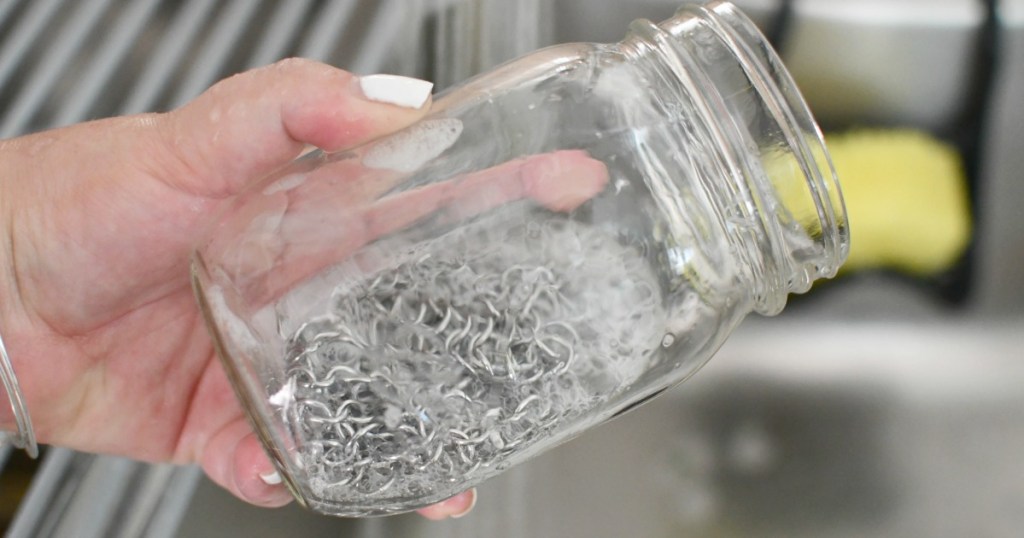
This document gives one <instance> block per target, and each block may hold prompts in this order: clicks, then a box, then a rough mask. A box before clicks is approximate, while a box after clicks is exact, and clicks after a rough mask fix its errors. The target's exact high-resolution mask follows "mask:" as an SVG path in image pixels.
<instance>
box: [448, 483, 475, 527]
mask: <svg viewBox="0 0 1024 538" xmlns="http://www.w3.org/2000/svg"><path fill="white" fill-rule="evenodd" d="M466 494H467V495H469V504H467V505H466V508H464V509H463V510H462V511H461V512H458V513H455V514H452V515H451V518H452V519H459V518H460V517H463V516H465V515H466V514H468V513H470V512H472V511H473V507H474V506H476V488H473V489H471V490H469V491H468V492H466Z"/></svg>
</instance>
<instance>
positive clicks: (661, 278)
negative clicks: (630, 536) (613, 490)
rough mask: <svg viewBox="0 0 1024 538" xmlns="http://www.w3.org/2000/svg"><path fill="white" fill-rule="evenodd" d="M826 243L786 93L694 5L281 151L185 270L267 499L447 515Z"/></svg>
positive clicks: (810, 149) (837, 251)
mask: <svg viewBox="0 0 1024 538" xmlns="http://www.w3.org/2000/svg"><path fill="white" fill-rule="evenodd" d="M847 244H848V233H847V225H846V218H845V214H844V209H843V204H842V200H841V196H840V193H839V187H838V184H837V183H836V178H835V177H834V172H833V171H832V167H831V164H830V162H829V158H828V155H827V153H826V150H825V147H824V145H823V142H822V137H821V134H820V132H819V130H818V128H817V126H816V125H815V123H814V121H813V119H812V118H811V115H810V113H809V112H808V110H807V107H806V106H805V104H804V103H803V101H802V99H801V97H800V95H799V94H798V92H797V89H796V88H795V86H794V84H793V82H792V80H791V79H790V77H789V76H788V74H787V73H786V71H785V69H784V68H783V66H782V64H781V63H780V61H779V59H778V58H777V57H776V55H775V54H774V53H773V52H772V50H771V48H770V46H769V45H768V43H767V42H766V41H765V39H764V38H763V37H762V36H761V35H760V34H759V33H758V32H757V30H756V28H755V27H754V25H753V24H752V23H751V22H750V21H749V20H748V19H747V18H745V17H744V16H743V15H742V14H740V12H739V11H738V10H737V9H736V8H735V7H734V6H732V5H730V4H728V3H725V2H712V3H709V4H707V5H704V6H697V5H692V6H685V7H683V8H681V9H680V10H679V11H678V13H677V14H676V15H675V16H674V17H673V18H671V19H669V20H667V21H665V22H663V23H661V24H659V25H655V24H652V23H651V22H649V21H645V20H639V21H637V22H634V23H633V24H632V26H631V30H630V32H629V34H628V35H627V37H626V38H625V40H623V41H622V42H620V43H618V44H614V45H599V44H571V45H562V46H557V47H554V48H549V49H545V50H541V51H539V52H536V53H533V54H531V55H528V56H526V57H524V58H522V59H520V60H517V61H514V62H512V63H509V64H506V65H504V66H502V67H499V68H498V69H496V70H494V71H492V72H490V73H487V74H484V75H482V76H479V77H477V78H475V79H473V80H470V81H468V82H466V83H465V84H462V85H461V86H458V87H456V88H454V89H452V90H451V91H449V92H447V93H446V94H444V95H443V96H441V97H440V98H438V99H437V100H436V101H435V104H434V106H433V108H432V111H431V113H430V115H429V116H428V117H426V118H425V119H423V120H422V121H420V122H419V123H417V124H414V125H412V126H411V127H409V128H407V129H405V130H403V131H401V132H398V133H396V134H394V135H392V136H389V137H387V138H384V139H381V140H378V141H376V142H373V143H371V144H368V145H366V146H364V147H361V148H358V149H355V150H352V151H346V152H339V153H333V154H326V153H322V152H314V153H311V154H309V155H306V156H304V157H302V158H300V159H298V160H296V161H295V162H294V163H292V164H291V165H290V166H288V167H286V168H285V169H283V170H281V171H280V172H279V173H277V174H274V175H273V176H271V177H268V178H266V179H265V180H263V181H262V182H260V183H259V184H257V185H256V186H254V187H253V188H252V189H251V190H249V191H248V192H246V193H245V194H243V195H241V196H239V197H238V198H237V199H236V200H234V201H233V203H232V204H231V205H230V207H229V208H227V210H226V211H224V212H223V213H222V214H220V215H219V216H218V217H217V218H216V220H215V222H214V225H213V226H212V229H211V232H210V234H209V236H208V237H207V238H206V239H205V240H204V241H203V242H202V243H201V244H200V246H199V247H198V249H197V251H196V253H195V259H194V265H193V276H194V283H195V288H196V290H197V295H198V297H199V300H200V303H201V306H202V309H203V312H204V314H205V316H206V319H207V321H208V325H209V327H210V329H211V332H212V334H213V337H214V340H215V342H216V345H217V348H218V352H219V354H220V357H221V358H222V360H223V363H224V365H225V367H226V369H227V371H228V374H229V377H230V378H231V380H232V382H233V384H234V386H235V388H236V390H237V393H238V395H239V397H240V399H241V401H242V402H243V404H244V407H245V409H246V411H247V412H248V414H249V416H250V418H251V420H252V422H253V424H254V425H255V428H256V431H257V432H258V434H259V435H260V437H261V439H262V441H263V443H264V445H265V448H266V449H267V451H268V453H269V454H270V455H271V458H272V459H273V460H274V462H275V464H276V465H277V467H278V471H279V472H280V474H281V476H282V477H283V478H284V481H285V483H286V484H287V485H288V486H289V488H290V489H291V491H292V492H293V493H294V495H295V497H296V498H297V499H298V500H299V502H300V503H302V504H303V505H305V506H307V507H309V508H312V509H313V510H316V511H319V512H323V513H328V514H334V515H344V516H364V515H378V514H386V513H393V512H399V511H405V510H411V509H414V508H417V507H422V506H425V505H428V504H431V503H434V502H437V501H440V500H442V499H445V498H447V497H449V496H451V495H454V494H456V493H459V492H460V491H463V490H465V489H467V488H469V487H471V486H473V485H475V484H477V483H479V482H481V481H483V480H484V479H486V478H488V477H491V476H494V475H496V474H498V473H500V472H501V471H502V470H504V469H506V468H508V467H509V466H510V465H514V464H516V463H519V462H522V461H524V460H526V459H527V458H529V457H531V456H533V455H536V454H537V453H539V452H541V451H543V450H546V449H549V448H551V447H553V446H555V445H557V444H559V443H561V442H564V441H566V440H568V439H570V438H571V437H573V436H575V435H577V434H579V433H580V432H582V431H584V430H586V429H587V428H590V427H592V426H594V425H596V424H599V423H601V422H603V421H605V420H607V419H608V418H610V417H612V416H615V415H617V414H619V413H621V412H623V411H624V410H626V409H628V408H630V407H632V406H635V405H637V404H638V403H640V402H642V401H644V400H646V399H647V398H650V397H651V396H653V395H655V394H657V393H658V392H660V391H663V390H665V389H666V388H668V387H669V386H671V385H673V384H675V383H677V382H679V381H681V380H683V379H685V378H686V377H687V376H689V375H691V374H692V373H693V372H694V371H695V370H696V369H697V368H699V367H700V366H701V365H702V364H703V363H704V362H705V361H706V360H708V358H709V357H710V356H711V355H712V353H713V352H714V351H715V350H716V349H717V348H718V347H719V345H720V344H722V342H723V340H724V339H725V338H726V336H727V335H728V334H729V332H730V331H731V330H732V329H733V328H734V327H735V326H736V324H737V323H738V322H739V321H740V320H741V319H742V318H743V317H744V316H745V315H747V314H748V313H750V312H752V311H756V312H759V313H762V314H775V313H777V312H779V311H780V310H781V309H782V307H783V305H784V303H785V300H786V296H787V294H788V293H790V292H803V291H806V290H807V289H808V288H809V286H810V285H811V283H812V281H814V280H815V279H817V278H821V277H827V276H831V275H833V274H834V273H835V271H836V269H837V267H838V265H839V264H840V263H841V262H842V260H843V259H844V257H845V255H846V251H847Z"/></svg>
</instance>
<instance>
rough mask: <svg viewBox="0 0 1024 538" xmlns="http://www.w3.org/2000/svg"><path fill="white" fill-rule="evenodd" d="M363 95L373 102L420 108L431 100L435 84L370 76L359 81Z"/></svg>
mask: <svg viewBox="0 0 1024 538" xmlns="http://www.w3.org/2000/svg"><path fill="white" fill-rule="evenodd" d="M359 87H360V88H362V90H363V95H365V96H366V98H367V99H369V100H371V101H379V102H381V103H389V104H392V105H398V106H402V107H406V108H420V107H422V106H423V105H424V104H426V102H427V99H428V98H430V91H431V90H433V89H434V84H433V83H432V82H428V81H426V80H420V79H418V78H410V77H402V76H399V75H368V76H365V77H361V78H360V79H359Z"/></svg>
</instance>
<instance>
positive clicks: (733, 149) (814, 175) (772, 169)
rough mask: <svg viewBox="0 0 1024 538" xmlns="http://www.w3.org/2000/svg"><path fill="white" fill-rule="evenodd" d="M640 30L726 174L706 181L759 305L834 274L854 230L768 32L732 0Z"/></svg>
mask: <svg viewBox="0 0 1024 538" xmlns="http://www.w3.org/2000/svg"><path fill="white" fill-rule="evenodd" d="M631 29H632V32H633V34H634V35H635V36H637V37H638V38H639V39H641V40H642V41H643V42H644V43H645V44H646V47H647V48H648V49H653V50H654V51H656V52H657V54H656V56H657V58H658V60H659V61H660V62H661V63H663V64H664V67H666V68H667V69H668V70H670V71H671V76H673V77H674V79H677V82H678V83H679V85H680V91H681V92H682V93H683V94H684V95H685V96H686V98H687V100H688V102H689V103H690V104H691V106H692V108H693V115H694V121H695V122H697V123H699V124H701V126H702V128H703V129H704V130H705V133H706V134H707V136H708V138H709V140H708V141H707V147H706V148H704V149H707V150H708V153H709V154H710V155H709V157H708V158H712V159H716V160H717V163H718V166H717V168H718V169H720V170H723V171H725V173H724V174H722V176H723V177H713V178H703V179H704V184H703V185H702V186H703V187H704V188H705V189H706V190H708V191H709V196H710V197H711V198H712V199H714V200H716V202H717V203H718V204H719V205H720V206H722V207H720V208H719V209H720V215H719V216H720V220H721V222H720V224H721V225H722V227H723V228H724V229H725V230H726V233H727V234H728V235H729V236H730V240H731V242H732V244H733V249H734V250H735V251H736V254H737V256H739V257H741V258H742V259H743V261H744V262H745V263H744V265H745V266H747V267H748V268H749V272H750V274H749V278H750V281H751V283H752V286H753V295H754V297H753V299H754V303H755V304H754V309H755V310H756V311H758V312H759V313H762V314H768V315H770V314H775V313H778V312H779V311H781V310H782V308H783V306H784V305H785V302H786V296H787V295H788V293H791V292H792V293H802V292H804V291H807V290H808V289H809V288H810V286H811V283H812V282H813V281H814V280H816V279H818V278H824V277H831V276H833V275H834V274H835V273H836V271H837V270H838V268H839V265H840V264H841V263H842V262H843V261H844V260H845V259H846V255H847V252H848V250H849V232H848V226H847V222H846V213H845V209H844V205H843V200H842V194H841V192H840V189H839V184H838V181H837V179H836V175H835V171H834V167H833V166H832V162H831V158H830V157H829V155H828V150H827V149H826V147H825V143H824V137H823V136H822V133H821V130H820V129H819V128H818V126H817V124H816V123H815V121H814V119H813V117H812V116H811V113H810V110H809V109H808V107H807V104H806V103H805V102H804V100H803V98H802V97H801V95H800V93H799V91H798V90H797V88H796V84H795V83H794V82H793V80H792V78H791V77H790V75H789V73H788V72H787V71H786V69H785V67H784V66H783V65H782V62H781V60H780V59H779V57H778V56H777V54H776V53H775V52H774V50H773V49H772V47H771V46H770V44H769V43H768V42H767V40H766V39H765V38H764V36H763V35H762V34H761V33H760V32H759V31H758V30H757V28H756V26H755V25H754V24H753V22H751V21H750V20H749V19H748V18H747V17H746V16H744V15H743V14H742V13H741V12H740V11H739V10H738V9H736V8H735V6H733V5H732V4H730V3H728V2H719V1H716V2H711V3H708V4H706V5H688V6H684V7H682V8H681V9H680V10H679V11H678V12H677V13H676V15H675V16H674V17H672V18H670V19H668V20H666V21H664V22H662V23H661V24H660V25H654V24H652V23H650V22H649V21H644V20H640V21H636V22H635V23H634V24H633V26H631Z"/></svg>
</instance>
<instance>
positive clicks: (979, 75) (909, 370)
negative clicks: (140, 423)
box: [0, 0, 1024, 537]
mask: <svg viewBox="0 0 1024 538" xmlns="http://www.w3.org/2000/svg"><path fill="white" fill-rule="evenodd" d="M680 3H681V0H632V1H629V0H333V1H332V0H291V1H284V0H281V1H272V0H220V1H216V0H184V1H180V2H179V1H171V0H78V1H75V0H31V1H30V0H0V138H6V137H11V136H16V135H18V134H22V133H27V132H32V131H38V130H41V129H46V128H50V127H55V126H59V125H65V124H69V123H74V122H78V121H83V120H87V119H93V118H100V117H105V116H111V115H119V114H130V113H136V112H144V111H160V110H168V109H171V108H174V107H176V106H178V105H180V104H182V103H184V102H185V101H187V100H189V99H190V98H192V97H194V96H195V95H197V94H198V93H200V92H201V91H202V90H203V89H205V88H206V87H208V86H209V85H210V84H212V83H213V82H214V81H216V80H218V79H220V78H223V77H225V76H228V75H230V74H233V73H236V72H239V71H243V70H245V69H248V68H250V67H255V66H259V65H263V64H267V63H271V62H273V61H275V60H277V59H280V58H284V57H289V56H303V57H309V58H315V59H319V60H322V61H325V62H328V63H331V64H334V65H337V66H340V67H343V68H346V69H349V70H352V71H355V72H357V73H364V74H365V73H375V72H391V73H399V74H406V75H413V76H418V77H422V78H427V79H431V80H434V81H435V82H436V83H437V85H438V87H439V88H441V89H443V88H444V87H446V86H448V85H451V84H454V83H457V82H458V81H460V80H463V79H465V78H467V77H469V76H472V75H473V74H474V73H477V72H479V71H481V70H483V69H487V68H488V67H491V66H493V65H495V64H497V63H500V62H502V61H504V60H506V59H509V58H512V57H515V56H517V55H520V54H522V53H525V52H528V51H530V50H533V49H536V48H538V47H541V46H544V45H548V44H553V43H560V42H567V41H599V42H612V41H618V40H619V39H621V38H622V36H623V35H624V34H625V32H626V30H627V26H628V23H629V21H630V20H632V19H634V18H638V17H645V18H649V19H652V20H655V21H658V20H661V19H664V18H667V17H668V16H670V15H671V14H672V13H673V11H674V10H675V9H676V8H677V7H678V5H679V4H680ZM735 3H736V4H737V5H739V6H740V7H741V8H743V9H744V11H746V12H747V14H748V15H750V16H751V17H752V18H753V19H754V20H755V22H757V23H758V24H759V26H760V27H761V28H762V30H763V31H764V32H765V33H766V34H767V35H768V36H769V37H770V38H771V40H772V42H773V43H774V44H775V46H776V48H777V49H778V50H779V51H780V53H781V55H782V56H783V58H784V60H785V62H786V64H787V65H788V66H789V67H790V70H791V71H792V74H793V75H794V77H795V78H796V80H797V83H798V85H799V86H800V87H801V89H802V90H803V92H804V94H805V96H806V98H807V100H808V101H809V103H810V105H811V108H812V109H813V111H814V113H815V115H816V116H817V117H818V119H819V120H820V122H821V124H822V127H823V128H824V130H825V131H826V133H827V135H828V136H829V138H830V144H831V145H832V147H833V151H834V153H835V155H836V166H837V169H838V170H839V174H840V180H841V182H842V183H843V186H844V189H845V190H846V191H847V197H848V200H847V201H848V204H849V210H850V219H851V223H852V234H853V245H854V252H853V255H854V257H855V259H854V260H851V264H850V267H849V268H848V269H847V270H846V271H845V272H844V273H843V274H842V275H841V276H840V277H839V278H837V279H836V280H834V281H831V282H828V283H825V284H823V285H819V286H817V287H816V288H815V289H814V290H812V292H811V293H810V294H808V295H806V296H801V297H799V298H794V300H793V301H792V302H791V305H790V307H789V308H788V309H787V311H786V312H785V313H784V314H783V315H781V316H778V317H776V318H772V319H760V318H755V319H749V320H747V321H746V322H745V323H744V325H743V326H742V327H741V328H740V329H739V331H737V333H736V334H735V336H734V337H733V338H732V339H730V341H729V342H728V343H727V344H726V345H725V347H724V348H723V349H722V351H721V352H720V353H719V354H718V355H717V356H716V357H715V358H714V359H713V360H712V361H711V363H710V364H709V365H708V366H707V367H705V368H704V369H703V370H701V371H700V372H698V373H697V375H695V376H694V377H693V378H692V379H690V380H689V381H687V382H686V383H684V384H682V385H680V386H679V387H676V388H675V389H673V390H671V391H669V392H667V393H666V394H664V395H663V396H661V397H660V398H657V399H655V400H654V401H652V402H650V403H649V404H647V405H645V406H642V407H641V408H639V409H637V410H636V411H633V412H631V413H629V414H628V415H626V416H625V417H623V418H621V419H617V420H615V421H612V422H610V423H608V424H606V425H604V426H602V427H600V428H598V429H596V430H595V431H592V432H590V433H588V434H585V435H584V436H582V437H580V438H579V439H577V440H575V441H573V442H571V443H569V444H567V445H564V446H563V447H561V448H559V449H556V450H554V451H552V452H550V453H548V454H546V455H544V456H541V457H540V458H538V459H536V460H534V461H533V462H531V463H528V464H526V465H523V466H521V467H519V468H516V469H513V470H511V471H509V472H507V473H506V474H505V475H503V476H501V477H499V478H497V479H495V480H492V481H490V482H488V483H486V484H485V485H484V486H483V487H481V488H480V500H479V503H478V505H477V507H476V510H475V511H474V512H473V513H472V514H471V515H469V516H468V517H466V518H464V519H461V520H458V521H447V522H442V523H429V522H426V521H424V520H421V519H419V518H417V517H416V516H412V515H402V516H395V517H389V518H379V519H370V520H344V519H333V518H327V517H321V516H316V515H313V514H310V513H308V512H305V511H303V510H302V509H299V508H296V507H294V506H292V507H288V508H284V509H280V510H261V509H256V508H252V507H249V506H245V505H243V504H242V503H241V502H239V501H236V500H235V499H233V498H232V497H230V496H229V495H228V494H226V493H224V492H222V491H220V490H219V489H218V488H217V487H215V486H213V485H212V484H211V483H209V482H208V481H207V480H206V479H205V478H204V477H203V476H202V475H201V473H200V472H199V471H198V470H197V469H194V468H182V467H174V466H153V465H143V464H140V463H136V462H133V461H130V460H124V459H120V458H111V457H100V456H93V455H88V454H81V453H76V452H72V451H68V450H63V449H45V450H44V453H43V455H42V457H41V458H40V459H39V460H36V461H30V460H27V459H26V458H25V457H24V456H23V455H22V454H20V453H17V452H10V451H7V452H3V453H2V454H0V467H2V471H0V509H2V510H3V514H0V517H2V519H3V521H2V524H3V525H4V526H5V528H6V532H7V533H8V535H10V536H74V537H92V536H96V537H99V536H221V535H245V536H279V535H281V534H282V533H290V534H292V535H296V536H298V535H302V536H352V537H363V536H366V537H371V536H492V537H518V536H524V537H525V536H560V537H561V536H564V537H573V536H586V537H605V536H608V537H612V536H641V537H661V536H665V537H668V536H676V537H678V536H758V537H759V536H786V537H801V536H807V537H811V536H813V537H846V536H892V537H900V536H906V537H919V536H932V537H944V536H950V537H961V536H986V537H999V536H1019V535H1020V533H1021V530H1020V529H1022V528H1024V458H1021V457H1020V454H1024V356H1022V355H1024V353H1022V349H1024V269H1022V263H1024V212H1022V211H1021V210H1020V209H1019V206H1020V205H1021V204H1024V177H1022V176H1024V0H737V1H736V2H735ZM833 141H834V144H833ZM940 164H941V166H940Z"/></svg>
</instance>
